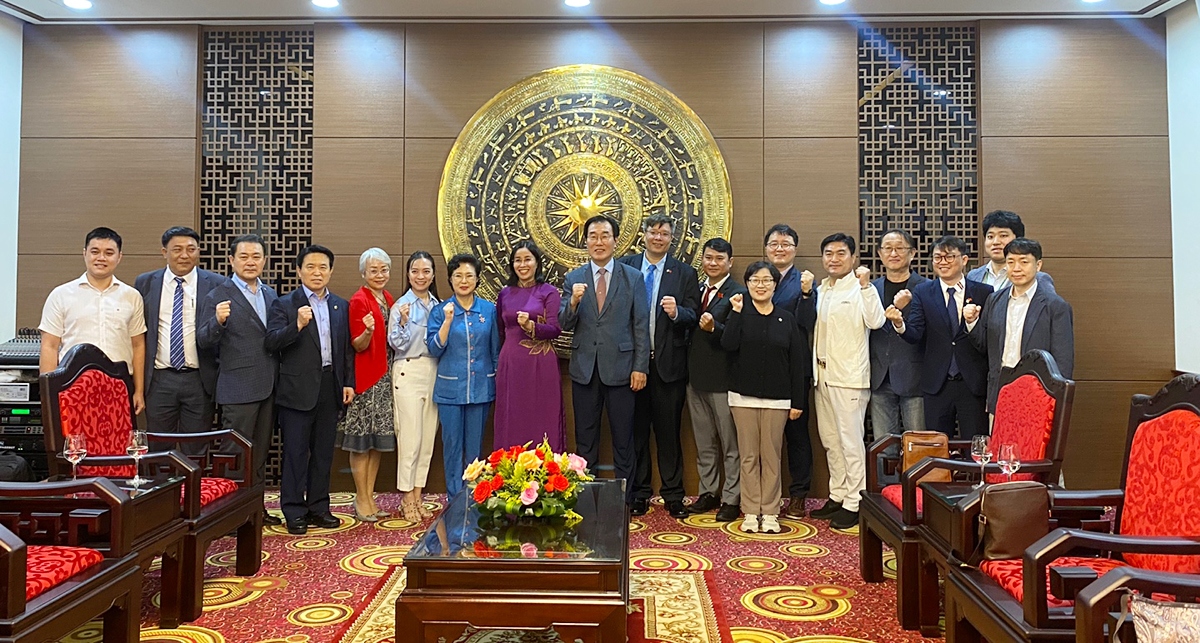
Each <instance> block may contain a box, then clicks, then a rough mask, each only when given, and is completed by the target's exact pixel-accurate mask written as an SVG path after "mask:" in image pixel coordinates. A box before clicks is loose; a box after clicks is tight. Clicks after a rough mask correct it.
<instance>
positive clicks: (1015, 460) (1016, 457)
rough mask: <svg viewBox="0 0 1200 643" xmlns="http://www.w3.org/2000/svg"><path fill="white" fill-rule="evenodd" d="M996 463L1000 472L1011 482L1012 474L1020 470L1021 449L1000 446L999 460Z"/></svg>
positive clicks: (1004, 445) (1009, 445)
mask: <svg viewBox="0 0 1200 643" xmlns="http://www.w3.org/2000/svg"><path fill="white" fill-rule="evenodd" d="M996 462H997V463H999V464H1000V470H1001V471H1003V472H1004V473H1005V475H1007V476H1008V481H1009V482H1012V477H1013V474H1014V473H1016V472H1017V471H1018V470H1019V469H1020V468H1021V448H1020V447H1018V446H1017V445H1015V444H1001V445H1000V455H999V459H997V460H996Z"/></svg>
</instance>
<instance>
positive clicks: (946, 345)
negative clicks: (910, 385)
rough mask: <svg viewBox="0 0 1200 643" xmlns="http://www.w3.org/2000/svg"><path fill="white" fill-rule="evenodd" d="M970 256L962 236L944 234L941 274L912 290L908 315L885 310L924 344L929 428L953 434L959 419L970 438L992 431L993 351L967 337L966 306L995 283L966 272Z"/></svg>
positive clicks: (938, 260) (938, 258) (937, 248)
mask: <svg viewBox="0 0 1200 643" xmlns="http://www.w3.org/2000/svg"><path fill="white" fill-rule="evenodd" d="M970 260H971V256H970V250H968V248H967V243H966V242H965V241H963V240H962V239H959V238H958V237H954V236H945V237H942V238H941V239H938V240H937V241H936V242H934V244H933V271H934V272H935V273H937V276H938V278H937V279H934V280H930V281H927V282H925V283H922V284H918V285H917V287H916V289H914V290H913V291H912V303H911V304H909V307H910V308H911V310H909V311H908V315H907V318H906V317H905V315H904V314H903V313H902V312H901V311H900V309H899V308H897V307H896V306H895V305H891V306H889V307H888V308H887V310H886V311H884V315H885V316H886V317H887V318H888V320H889V321H891V323H892V327H893V328H894V329H895V330H896V332H897V333H899V334H900V336H901V337H903V338H904V340H905V341H907V342H909V343H911V344H919V345H923V347H924V348H923V351H922V365H921V391H922V393H923V394H924V396H925V428H926V429H927V430H930V431H941V432H942V433H945V434H947V435H950V436H953V435H954V427H955V424H957V425H958V432H959V437H961V438H964V439H966V438H970V437H971V436H974V435H979V434H986V433H987V432H988V421H987V412H986V411H985V409H984V402H985V397H986V395H987V356H986V355H985V354H984V353H983V352H982V351H980V350H979V349H978V348H976V346H975V345H974V344H973V343H972V342H971V341H970V340H969V339H968V338H967V328H966V325H965V324H964V323H963V321H962V311H963V306H966V305H968V304H978V303H979V302H981V301H986V300H987V298H988V295H990V294H992V287H991V286H988V285H986V284H981V283H979V282H977V281H971V280H970V279H967V278H966V277H965V276H964V275H965V273H966V267H967V263H968V262H970ZM902 292H903V291H902Z"/></svg>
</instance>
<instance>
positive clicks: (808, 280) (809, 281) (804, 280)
mask: <svg viewBox="0 0 1200 643" xmlns="http://www.w3.org/2000/svg"><path fill="white" fill-rule="evenodd" d="M813 279H815V277H814V276H813V273H811V272H809V271H807V270H805V271H804V272H802V273H800V290H802V291H803V292H804V294H806V295H807V294H808V293H810V292H812V289H813Z"/></svg>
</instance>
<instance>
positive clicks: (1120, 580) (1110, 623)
mask: <svg viewBox="0 0 1200 643" xmlns="http://www.w3.org/2000/svg"><path fill="white" fill-rule="evenodd" d="M1128 591H1135V592H1139V593H1141V594H1142V595H1144V596H1151V597H1153V598H1155V599H1157V598H1159V596H1160V595H1162V594H1166V595H1167V596H1168V597H1169V598H1170V599H1171V600H1175V601H1180V602H1183V601H1185V600H1186V602H1191V603H1195V602H1196V598H1197V597H1200V575H1196V574H1172V573H1169V572H1154V571H1150V570H1147V569H1139V568H1137V567H1118V568H1116V569H1114V570H1112V571H1111V572H1108V573H1107V574H1105V575H1103V576H1101V577H1100V578H1099V579H1098V580H1097V581H1096V582H1094V583H1092V584H1090V585H1088V586H1087V587H1085V588H1083V589H1082V590H1080V592H1079V594H1078V595H1076V597H1075V643H1109V641H1110V640H1111V638H1110V635H1111V633H1112V631H1113V630H1114V629H1116V628H1120V635H1121V641H1123V642H1124V643H1137V636H1136V634H1135V633H1134V631H1133V626H1132V623H1131V622H1129V621H1126V622H1124V623H1118V622H1117V619H1114V618H1112V616H1113V614H1112V613H1113V612H1119V611H1120V610H1121V607H1120V605H1119V604H1120V602H1121V600H1122V597H1124V596H1125V595H1126V593H1127V592H1128Z"/></svg>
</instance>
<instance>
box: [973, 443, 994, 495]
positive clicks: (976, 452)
mask: <svg viewBox="0 0 1200 643" xmlns="http://www.w3.org/2000/svg"><path fill="white" fill-rule="evenodd" d="M971 459H973V460H975V461H976V462H978V463H979V484H977V485H975V488H976V489H978V488H979V487H982V486H983V481H984V476H985V475H987V473H986V472H987V465H988V463H989V462H991V461H992V441H991V436H988V435H975V436H971Z"/></svg>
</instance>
